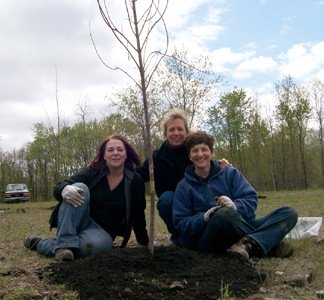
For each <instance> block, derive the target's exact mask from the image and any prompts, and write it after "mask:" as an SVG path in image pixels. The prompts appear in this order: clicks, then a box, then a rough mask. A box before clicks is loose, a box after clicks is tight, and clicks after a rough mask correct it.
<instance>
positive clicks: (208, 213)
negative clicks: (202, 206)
mask: <svg viewBox="0 0 324 300" xmlns="http://www.w3.org/2000/svg"><path fill="white" fill-rule="evenodd" d="M217 209H219V207H217V206H214V207H212V208H210V209H208V210H207V211H206V212H205V213H204V219H205V221H206V222H208V221H209V220H210V218H211V217H212V216H213V215H214V213H215V212H216V210H217Z"/></svg>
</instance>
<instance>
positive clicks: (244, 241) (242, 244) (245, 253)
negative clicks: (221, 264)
mask: <svg viewBox="0 0 324 300" xmlns="http://www.w3.org/2000/svg"><path fill="white" fill-rule="evenodd" d="M249 240H250V239H249V238H248V237H247V236H245V237H243V238H241V239H240V240H239V241H238V242H237V243H236V244H234V245H232V246H231V247H230V248H229V249H227V252H228V253H231V254H238V255H239V256H240V257H242V258H243V259H244V260H249V259H250V254H249V253H250V251H251V249H252V244H251V243H250V241H249Z"/></svg>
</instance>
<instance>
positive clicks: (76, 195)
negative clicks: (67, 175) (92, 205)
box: [61, 185, 84, 207]
mask: <svg viewBox="0 0 324 300" xmlns="http://www.w3.org/2000/svg"><path fill="white" fill-rule="evenodd" d="M61 195H62V197H63V199H64V200H65V201H66V202H67V203H69V204H71V205H72V206H74V207H79V206H81V205H82V204H83V202H84V196H83V190H82V189H80V188H78V187H76V186H74V185H67V186H65V187H64V189H63V190H62V192H61Z"/></svg>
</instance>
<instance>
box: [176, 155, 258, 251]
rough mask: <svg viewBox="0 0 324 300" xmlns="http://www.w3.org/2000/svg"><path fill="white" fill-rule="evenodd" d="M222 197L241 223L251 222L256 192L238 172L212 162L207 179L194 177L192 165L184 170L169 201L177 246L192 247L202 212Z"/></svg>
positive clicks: (201, 227)
mask: <svg viewBox="0 0 324 300" xmlns="http://www.w3.org/2000/svg"><path fill="white" fill-rule="evenodd" d="M222 195H225V196H228V197H230V198H231V199H232V201H233V202H234V203H235V205H236V207H237V211H238V213H240V214H241V216H242V217H243V218H244V219H245V220H247V221H250V220H254V219H255V210H256V208H257V203H258V198H257V193H256V191H255V190H254V188H253V187H252V186H251V184H250V183H249V182H248V181H247V180H246V178H245V177H244V176H243V174H242V173H241V172H240V171H239V170H237V169H236V168H234V167H232V166H227V167H225V168H223V169H222V168H221V167H220V166H219V164H218V162H217V161H212V162H211V170H210V174H209V176H208V177H207V178H206V179H202V178H200V177H199V176H197V175H196V174H195V172H194V166H193V165H192V166H189V167H188V168H187V169H186V173H185V177H184V178H183V179H182V180H181V181H180V182H179V184H178V185H177V188H176V190H175V195H174V199H173V224H174V228H175V231H176V237H177V238H176V239H177V240H176V242H177V243H178V244H179V245H180V246H182V247H186V248H191V247H193V246H194V244H195V242H196V241H197V239H199V238H200V236H201V234H202V233H203V231H204V229H205V228H206V225H207V222H206V221H205V220H204V213H205V212H206V211H207V210H208V209H209V208H211V207H213V206H215V197H216V196H222Z"/></svg>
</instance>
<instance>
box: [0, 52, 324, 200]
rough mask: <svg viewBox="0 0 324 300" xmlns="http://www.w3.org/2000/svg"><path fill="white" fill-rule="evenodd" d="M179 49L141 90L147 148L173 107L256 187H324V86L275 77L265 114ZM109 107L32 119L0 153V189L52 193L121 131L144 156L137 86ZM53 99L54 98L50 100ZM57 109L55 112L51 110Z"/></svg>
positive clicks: (36, 195) (40, 195)
mask: <svg viewBox="0 0 324 300" xmlns="http://www.w3.org/2000/svg"><path fill="white" fill-rule="evenodd" d="M187 56H188V55H187V51H186V50H177V49H175V50H174V51H173V53H172V55H170V56H168V57H166V58H165V59H164V63H163V64H161V66H160V67H159V69H158V70H157V72H156V74H155V76H154V78H153V79H152V83H151V87H150V89H149V90H148V91H147V97H148V99H149V104H150V120H151V124H150V126H151V135H152V144H153V147H155V148H156V147H158V146H159V145H160V143H161V142H162V141H163V136H162V134H161V130H160V128H159V123H160V120H161V117H162V116H163V114H164V113H165V112H166V111H167V110H168V109H170V108H172V107H180V108H182V109H184V110H185V111H186V112H187V114H188V118H189V123H190V126H191V127H192V128H200V129H203V130H206V131H208V132H209V133H211V134H212V135H213V136H214V137H215V141H216V143H215V158H222V157H225V158H227V159H228V160H229V161H230V162H231V163H232V164H233V165H235V166H236V167H237V168H239V169H240V170H241V171H242V172H243V173H244V174H245V175H246V177H247V178H248V179H249V181H250V182H251V183H252V184H253V186H254V187H255V188H256V189H257V190H258V191H266V190H292V189H307V188H318V187H323V186H324V128H323V126H324V122H323V120H324V84H323V83H322V82H321V81H320V80H318V79H313V80H312V81H310V82H309V83H307V84H303V85H302V84H298V83H297V82H296V81H295V80H294V79H293V78H292V77H291V76H289V75H288V76H285V77H284V78H282V79H281V80H279V81H278V82H276V83H274V91H275V93H274V97H275V99H274V100H275V102H276V103H277V104H276V106H275V107H274V109H273V111H271V112H265V111H264V110H263V109H262V107H260V104H259V102H258V99H254V98H252V97H249V96H248V93H247V91H245V90H244V89H242V88H237V87H235V88H233V89H232V90H230V91H227V92H223V93H221V94H220V92H219V90H220V86H221V84H222V81H223V78H222V76H221V75H220V74H216V73H215V72H212V71H211V70H212V63H211V61H210V60H209V58H208V57H204V56H199V57H195V58H193V59H192V60H191V61H190V60H189V59H188V57H187ZM108 101H109V105H110V106H111V107H114V108H115V109H114V112H111V113H109V114H107V116H105V117H104V118H102V119H100V120H97V119H94V120H87V111H86V109H85V108H82V107H80V112H79V116H80V120H79V121H78V122H76V123H75V124H74V125H72V126H68V125H66V124H64V123H62V122H61V121H60V118H59V116H58V125H57V128H56V129H55V128H54V127H53V126H51V125H48V124H44V123H37V124H34V139H33V141H31V142H30V143H28V144H27V145H25V146H24V147H22V148H21V149H18V150H14V151H12V152H3V151H0V184H1V189H3V188H4V187H5V185H6V184H7V183H14V182H23V183H26V184H28V186H29V187H30V188H31V189H32V191H33V192H32V193H33V199H34V200H35V201H41V200H48V199H51V198H52V188H53V186H54V184H55V183H56V182H58V181H60V180H62V179H64V178H66V177H68V176H70V175H71V174H72V173H74V172H76V171H77V170H79V169H80V168H81V167H84V166H86V165H87V164H88V163H89V162H90V160H91V159H92V157H93V156H94V155H95V152H96V150H97V146H98V145H99V143H100V141H101V140H102V139H103V138H104V137H106V136H107V135H110V134H112V133H116V132H118V133H121V134H123V135H125V136H127V138H128V140H129V141H130V142H131V143H132V144H133V145H134V147H135V148H136V149H137V151H138V152H139V153H140V155H141V157H142V159H145V157H147V155H146V149H145V145H144V143H143V141H144V140H145V132H146V131H145V122H144V113H143V108H142V100H141V92H140V90H139V89H138V87H136V86H135V87H133V86H128V87H127V88H125V89H122V90H119V91H118V92H117V93H116V94H114V95H112V96H111V97H110V98H109V99H108ZM57 104H58V105H59V102H58V101H57ZM58 111H59V110H58Z"/></svg>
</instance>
